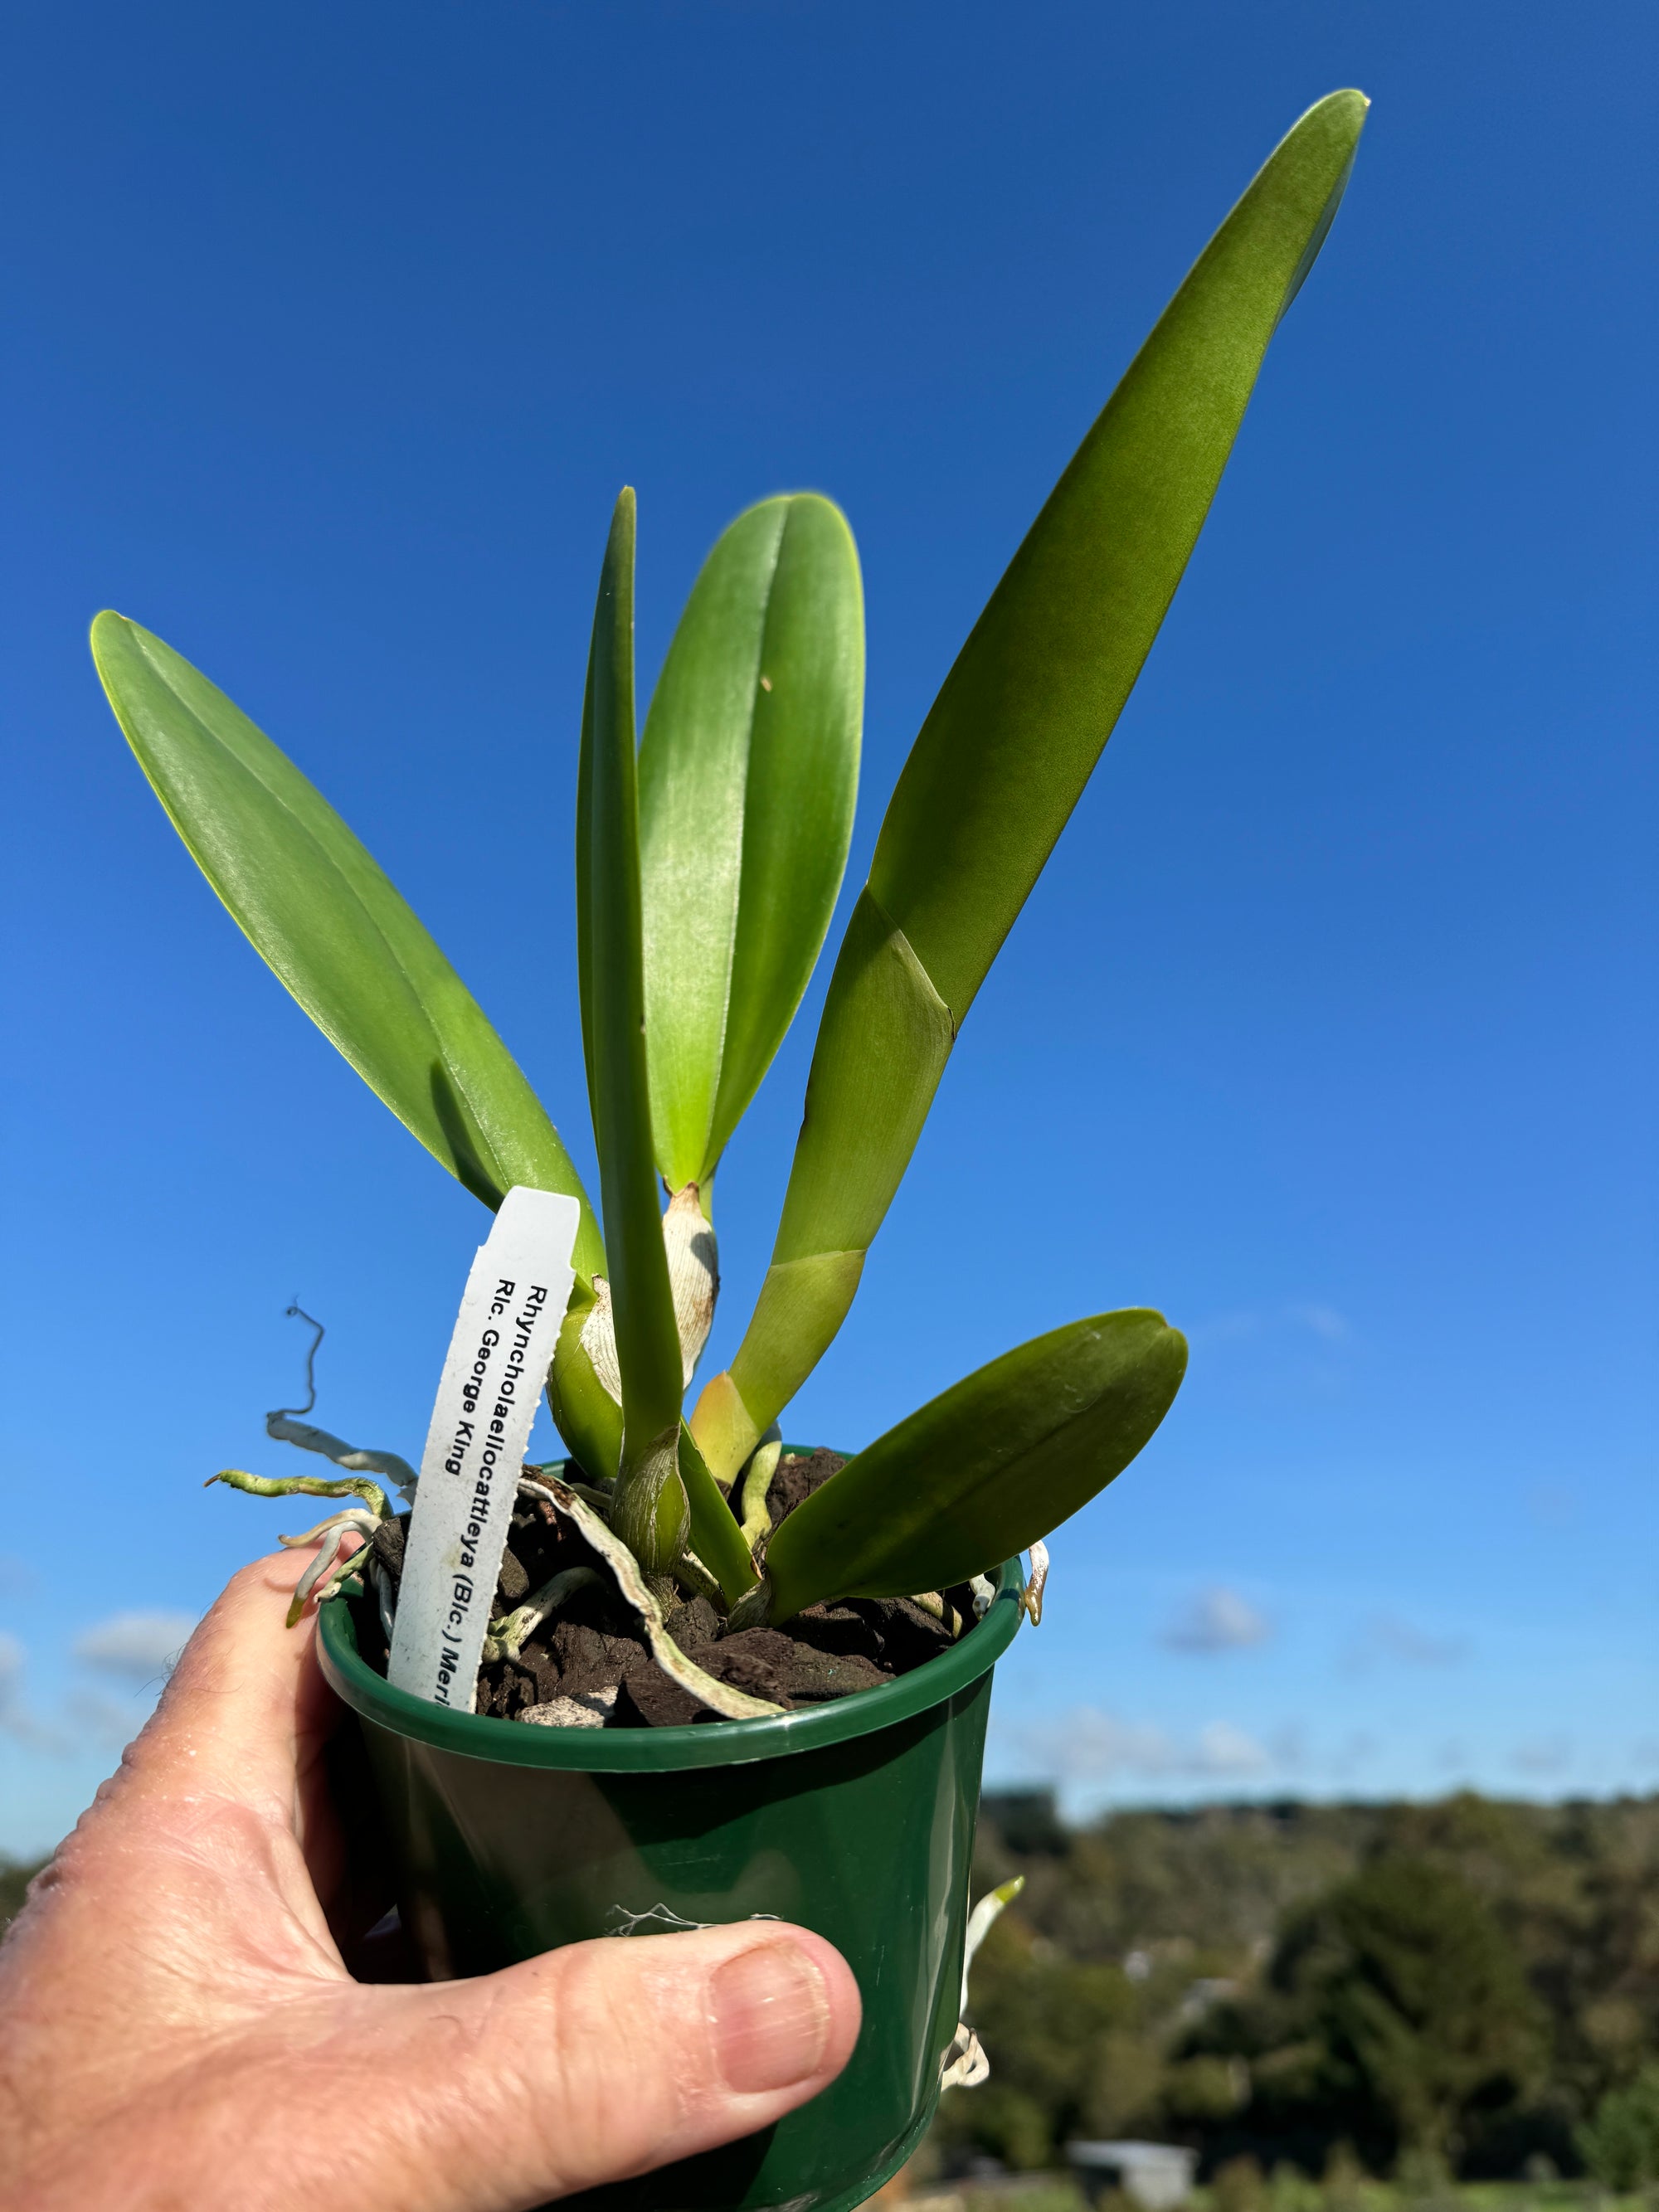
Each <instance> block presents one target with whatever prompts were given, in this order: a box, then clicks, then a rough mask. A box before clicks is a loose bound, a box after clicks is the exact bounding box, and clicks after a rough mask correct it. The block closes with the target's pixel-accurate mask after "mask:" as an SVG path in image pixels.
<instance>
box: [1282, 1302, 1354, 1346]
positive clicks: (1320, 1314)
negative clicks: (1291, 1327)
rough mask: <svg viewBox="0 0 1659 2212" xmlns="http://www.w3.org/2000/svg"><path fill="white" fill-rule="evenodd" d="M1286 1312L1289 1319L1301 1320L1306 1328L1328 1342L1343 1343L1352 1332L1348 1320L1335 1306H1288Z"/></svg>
mask: <svg viewBox="0 0 1659 2212" xmlns="http://www.w3.org/2000/svg"><path fill="white" fill-rule="evenodd" d="M1285 1316H1286V1318H1287V1319H1289V1320H1291V1321H1299V1322H1301V1324H1302V1326H1303V1328H1310V1329H1311V1330H1312V1331H1313V1333H1314V1334H1315V1335H1316V1336H1322V1337H1323V1338H1324V1340H1325V1341H1326V1343H1327V1344H1341V1343H1343V1342H1344V1341H1346V1338H1347V1337H1348V1335H1349V1334H1350V1331H1349V1328H1348V1324H1347V1322H1346V1320H1345V1319H1344V1318H1343V1316H1341V1315H1340V1313H1338V1311H1337V1310H1336V1308H1335V1307H1334V1306H1321V1305H1309V1306H1286V1307H1285Z"/></svg>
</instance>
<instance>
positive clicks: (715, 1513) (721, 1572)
mask: <svg viewBox="0 0 1659 2212" xmlns="http://www.w3.org/2000/svg"><path fill="white" fill-rule="evenodd" d="M680 1480H682V1481H683V1482H684V1485H685V1494H686V1498H687V1502H688V1504H690V1514H691V1519H690V1533H689V1534H688V1536H687V1539H686V1541H687V1542H688V1543H689V1544H690V1547H691V1549H692V1550H693V1551H694V1552H695V1553H696V1555H697V1557H698V1558H699V1559H701V1560H702V1563H703V1565H704V1566H706V1567H707V1568H708V1571H709V1572H710V1574H712V1575H713V1576H714V1579H715V1581H716V1582H717V1583H719V1584H720V1589H721V1590H722V1591H723V1592H724V1593H725V1595H726V1602H727V1604H728V1605H735V1604H736V1602H737V1601H738V1599H739V1598H740V1597H741V1596H742V1595H743V1594H744V1591H745V1590H747V1589H753V1588H754V1587H755V1584H756V1583H757V1582H758V1581H759V1580H760V1577H759V1576H758V1574H757V1572H756V1571H755V1562H754V1559H752V1557H751V1556H750V1550H749V1546H748V1544H747V1542H746V1541H744V1533H743V1530H742V1529H741V1528H739V1527H738V1520H737V1516H736V1515H735V1514H734V1513H733V1512H732V1508H731V1506H730V1505H729V1504H728V1503H727V1502H726V1493H725V1492H724V1491H723V1490H722V1489H721V1488H720V1485H719V1484H718V1483H717V1482H716V1481H715V1480H714V1476H713V1475H712V1474H710V1473H709V1472H708V1465H707V1463H706V1462H705V1461H704V1459H703V1455H702V1453H701V1452H700V1451H699V1450H698V1449H697V1440H696V1437H694V1436H693V1435H692V1433H691V1431H690V1429H689V1428H687V1426H686V1425H685V1424H684V1421H682V1422H681V1423H680Z"/></svg>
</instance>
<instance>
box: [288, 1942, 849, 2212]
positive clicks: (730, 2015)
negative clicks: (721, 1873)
mask: <svg viewBox="0 0 1659 2212" xmlns="http://www.w3.org/2000/svg"><path fill="white" fill-rule="evenodd" d="M349 2009H350V2010H351V2011H352V2012H353V2014H354V2015H358V2018H357V2021H356V2031H355V2032H356V2034H357V2035H360V2036H361V2035H362V2034H363V2033H368V2034H369V2035H370V2036H371V2037H372V2040H370V2041H368V2043H366V2044H362V2045H360V2046H359V2048H358V2051H357V2052H356V2057H357V2060H358V2063H359V2064H361V2063H362V2057H363V2056H364V2053H365V2051H373V2054H374V2076H375V2081H376V2083H377V2093H376V2104H377V2120H378V2124H377V2125H376V2127H375V2129H374V2136H373V2139H372V2155H371V2156H369V2157H368V2158H367V2159H366V2160H365V2161H364V2164H363V2166H362V2170H361V2171H358V2172H353V2173H351V2174H350V2176H349V2184H350V2186H349V2190H348V2192H347V2193H348V2194H349V2197H350V2201H351V2203H353V2205H354V2206H355V2207H356V2208H358V2212H382V2208H384V2212H505V2208H507V2207H509V2206H514V2207H516V2206H531V2205H538V2204H542V2203H545V2202H546V2201H547V2199H548V2198H550V2197H556V2196H564V2195H567V2194H568V2193H569V2192H570V2191H574V2190H580V2189H586V2188H591V2187H592V2186H594V2185H597V2184H598V2183H600V2182H604V2181H612V2180H621V2179H625V2178H626V2177H627V2176H629V2175H631V2174H635V2173H641V2172H645V2171H647V2169H648V2168H650V2167H652V2166H661V2165H664V2164H665V2163H667V2162H668V2161H669V2160H674V2159H680V2158H686V2157H689V2156H690V2155H691V2154H693V2153H694V2152H697V2151H702V2150H708V2149H710V2148H714V2146H715V2145H716V2144H720V2143H724V2142H734V2141H735V2140H736V2139H737V2138H738V2137H739V2136H746V2135H750V2134H752V2133H753V2132H754V2131H755V2130H757V2128H763V2127H767V2126H769V2125H770V2124H771V2123H772V2122H773V2121H774V2120H775V2119H778V2118H780V2117H781V2115H782V2114H783V2113H785V2112H790V2111H792V2110H793V2108H794V2106H797V2105H799V2104H804V2103H805V2101H806V2100H807V2099H808V2098H809V2097H812V2096H816V2095H817V2092H818V2091H819V2090H820V2089H822V2088H823V2087H825V2086H826V2085H827V2084H828V2083H829V2081H833V2080H834V2079H835V2077H836V2075H837V2074H839V2073H840V2071H841V2069H842V2067H843V2066H844V2065H845V2064H846V2063H847V2061H848V2057H850V2056H851V2054H852V2050H853V2045H854V2041H855V2039H856V2038H857V2035H858V2030H859V2020H860V2001H859V1993H858V1985H857V1984H856V1983H855V1982H854V1979H853V1976H852V1973H851V1972H850V1970H849V1969H848V1966H847V1964H846V1962H845V1960H843V1959H842V1957H841V1954H839V1952H837V1951H836V1950H835V1949H834V1948H832V1947H831V1946H830V1945H829V1944H828V1943H826V1942H824V1941H823V1937H822V1936H814V1935H811V1934H810V1933H809V1932H808V1931H807V1930H806V1929H801V1928H793V1927H789V1926H787V1925H785V1924H782V1923H767V1925H766V1927H765V1929H764V1932H763V1931H762V1929H760V1928H759V1927H757V1925H756V1924H755V1923H753V1922H744V1923H739V1924H738V1925H737V1926H735V1927H729V1928H711V1929H702V1930H700V1931H698V1932H696V1933H693V1934H688V1935H680V1936H648V1937H633V1938H629V1939H627V1940H625V1941H617V1940H616V1939H610V1940H604V1941H600V1942H591V1943H580V1944H574V1945H572V1946H570V1947H569V1948H567V1949H564V1950H562V1951H554V1952H550V1953H549V1954H547V1955H545V1956H544V1957H543V1958H539V1959H534V1960H529V1961H528V1962H526V1964H525V1965H523V1966H513V1967H509V1968H507V1970H506V1971H505V1972H501V1973H498V1974H491V1975H488V1976H485V1977H483V1978H479V1979H477V1980H475V1981H470V1982H451V1983H447V1984H440V1985H438V1986H436V1987H432V1986H428V1987H425V1988H418V1989H405V1990H362V1991H360V1992H359V1993H358V1996H357V1998H356V2001H355V2002H354V2003H353V2004H352V2005H351V2006H350V2008H349ZM371 2020H373V2021H374V2027H370V2025H369V2023H370V2021H371ZM365 2148H368V2146H366V2147H365ZM328 2173H329V2178H330V2180H331V2182H332V2183H333V2184H334V2185H336V2187H338V2185H339V2184H340V2183H341V2182H342V2181H343V2180H345V2179H347V2177H346V2176H345V2174H344V2173H343V2172H342V2170H341V2169H340V2168H339V2167H338V2166H333V2165H331V2166H330V2167H329V2169H328Z"/></svg>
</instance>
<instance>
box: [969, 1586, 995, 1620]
mask: <svg viewBox="0 0 1659 2212" xmlns="http://www.w3.org/2000/svg"><path fill="white" fill-rule="evenodd" d="M968 1587H969V1589H970V1590H972V1592H973V1593H974V1619H975V1620H984V1618H985V1616H986V1614H987V1613H989V1611H990V1610H991V1600H992V1599H993V1598H994V1596H995V1595H996V1594H997V1586H996V1584H995V1583H994V1582H993V1581H992V1580H991V1577H989V1575H970V1576H969V1580H968Z"/></svg>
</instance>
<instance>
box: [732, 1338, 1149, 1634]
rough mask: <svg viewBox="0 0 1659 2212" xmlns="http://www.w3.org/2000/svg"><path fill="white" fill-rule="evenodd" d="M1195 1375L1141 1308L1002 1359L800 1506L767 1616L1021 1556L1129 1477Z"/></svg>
mask: <svg viewBox="0 0 1659 2212" xmlns="http://www.w3.org/2000/svg"><path fill="white" fill-rule="evenodd" d="M1186 1366H1187V1344H1186V1340H1185V1339H1184V1338H1183V1337H1182V1334H1180V1332H1179V1330H1177V1329H1173V1328H1170V1327H1169V1326H1168V1324H1167V1323H1166V1322H1165V1321H1164V1316H1163V1315H1162V1314H1157V1313H1151V1312H1147V1311H1145V1310H1133V1309H1132V1310H1128V1311H1127V1312H1123V1313H1109V1314H1097V1315H1095V1316H1094V1317H1093V1319H1092V1320H1090V1321H1077V1322H1070V1323H1069V1324H1068V1325H1067V1326H1066V1328H1057V1329H1054V1330H1051V1331H1050V1332H1049V1334H1048V1335H1046V1336H1039V1337H1034V1338H1033V1339H1032V1340H1031V1341H1030V1343H1029V1344H1022V1345H1021V1346H1018V1349H1017V1350H1015V1351H1013V1352H1004V1353H1003V1355H1002V1357H1001V1358H1000V1359H994V1360H992V1361H991V1362H990V1364H988V1365H987V1366H985V1367H981V1368H979V1369H978V1370H976V1371H975V1373H974V1374H972V1375H969V1376H966V1377H965V1378H964V1379H963V1381H962V1382H960V1383H954V1384H952V1386H951V1389H948V1390H946V1391H944V1392H943V1393H942V1394H941V1395H939V1397H937V1398H934V1399H933V1400H932V1401H930V1402H929V1403H928V1404H927V1405H926V1406H923V1407H921V1408H920V1409H919V1410H918V1411H917V1412H916V1413H912V1414H911V1415H910V1416H909V1418H908V1419H906V1420H902V1421H901V1422H900V1423H899V1425H898V1426H897V1427H896V1428H895V1429H890V1430H889V1431H887V1433H886V1435H885V1436H884V1437H878V1438H877V1440H876V1442H875V1443H872V1444H871V1445H870V1446H869V1447H868V1449H866V1450H864V1451H861V1452H860V1453H859V1455H858V1456H857V1457H856V1458H855V1459H850V1460H848V1462H847V1464H846V1466H845V1467H844V1468H842V1469H841V1470H840V1472H839V1473H838V1474H832V1475H831V1476H830V1478H829V1481H828V1482H826V1483H824V1484H823V1486H822V1487H821V1488H819V1489H817V1490H815V1491H814V1492H812V1495H811V1497H810V1498H806V1499H805V1501H804V1502H803V1503H802V1504H799V1505H798V1506H797V1507H796V1508H795V1510H794V1511H793V1513H792V1514H790V1515H789V1516H788V1518H787V1520H786V1521H785V1522H783V1524H782V1526H781V1528H779V1530H778V1532H777V1534H776V1535H775V1536H774V1537H773V1539H772V1541H771V1544H770V1546H769V1549H768V1551H767V1554H766V1578H767V1581H768V1583H769V1584H770V1586H771V1601H770V1607H769V1618H770V1619H771V1620H787V1618H788V1617H789V1615H790V1614H791V1613H799V1611H800V1609H801V1607H803V1606H807V1605H813V1604H816V1603H817V1601H819V1600H820V1599H823V1598H831V1597H905V1596H908V1595H911V1594H913V1593H914V1592H915V1591H918V1590H929V1589H945V1587H946V1586H947V1585H948V1584H950V1583H959V1582H965V1581H966V1580H967V1578H968V1577H969V1576H970V1575H975V1574H982V1573H983V1572H984V1571H986V1570H987V1568H990V1567H994V1566H996V1565H999V1564H1000V1562H1001V1561H1002V1560H1004V1559H1012V1556H1013V1555H1014V1553H1016V1552H1023V1551H1024V1550H1025V1549H1026V1548H1027V1547H1028V1546H1029V1545H1031V1544H1034V1543H1036V1542H1038V1541H1040V1540H1041V1539H1042V1538H1043V1537H1045V1536H1047V1535H1048V1534H1050V1532H1051V1531H1052V1530H1053V1529H1054V1528H1057V1527H1058V1526H1059V1525H1060V1522H1062V1521H1064V1520H1066V1519H1068V1518H1069V1516H1071V1515H1072V1514H1073V1513H1075V1512H1076V1511H1077V1510H1078V1508H1079V1506H1080V1505H1085V1504H1087V1503H1088V1501H1089V1500H1090V1498H1092V1497H1093V1496H1094V1495H1095V1493H1096V1492H1097V1491H1100V1490H1103V1489H1104V1488H1105V1486H1106V1485H1107V1484H1108V1483H1109V1482H1110V1481H1111V1480H1112V1479H1113V1477H1114V1476H1115V1475H1118V1474H1121V1473H1122V1471H1123V1469H1124V1468H1126V1467H1127V1465H1128V1464H1129V1462H1130V1461H1131V1460H1132V1459H1133V1457H1134V1455H1135V1454H1136V1453H1137V1452H1138V1451H1139V1449H1141V1447H1142V1445H1143V1444H1145V1443H1146V1440H1147V1438H1148V1437H1150V1436H1151V1435H1152V1431H1154V1430H1155V1429H1156V1428H1157V1426H1158V1423H1159V1422H1160V1421H1161V1420H1162V1419H1164V1414H1165V1413H1168V1411H1169V1409H1170V1404H1171V1402H1172V1401H1173V1400H1174V1397H1175V1395H1176V1391H1177V1390H1178V1389H1180V1387H1181V1378H1182V1375H1183V1374H1184V1373H1185V1371H1186Z"/></svg>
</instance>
